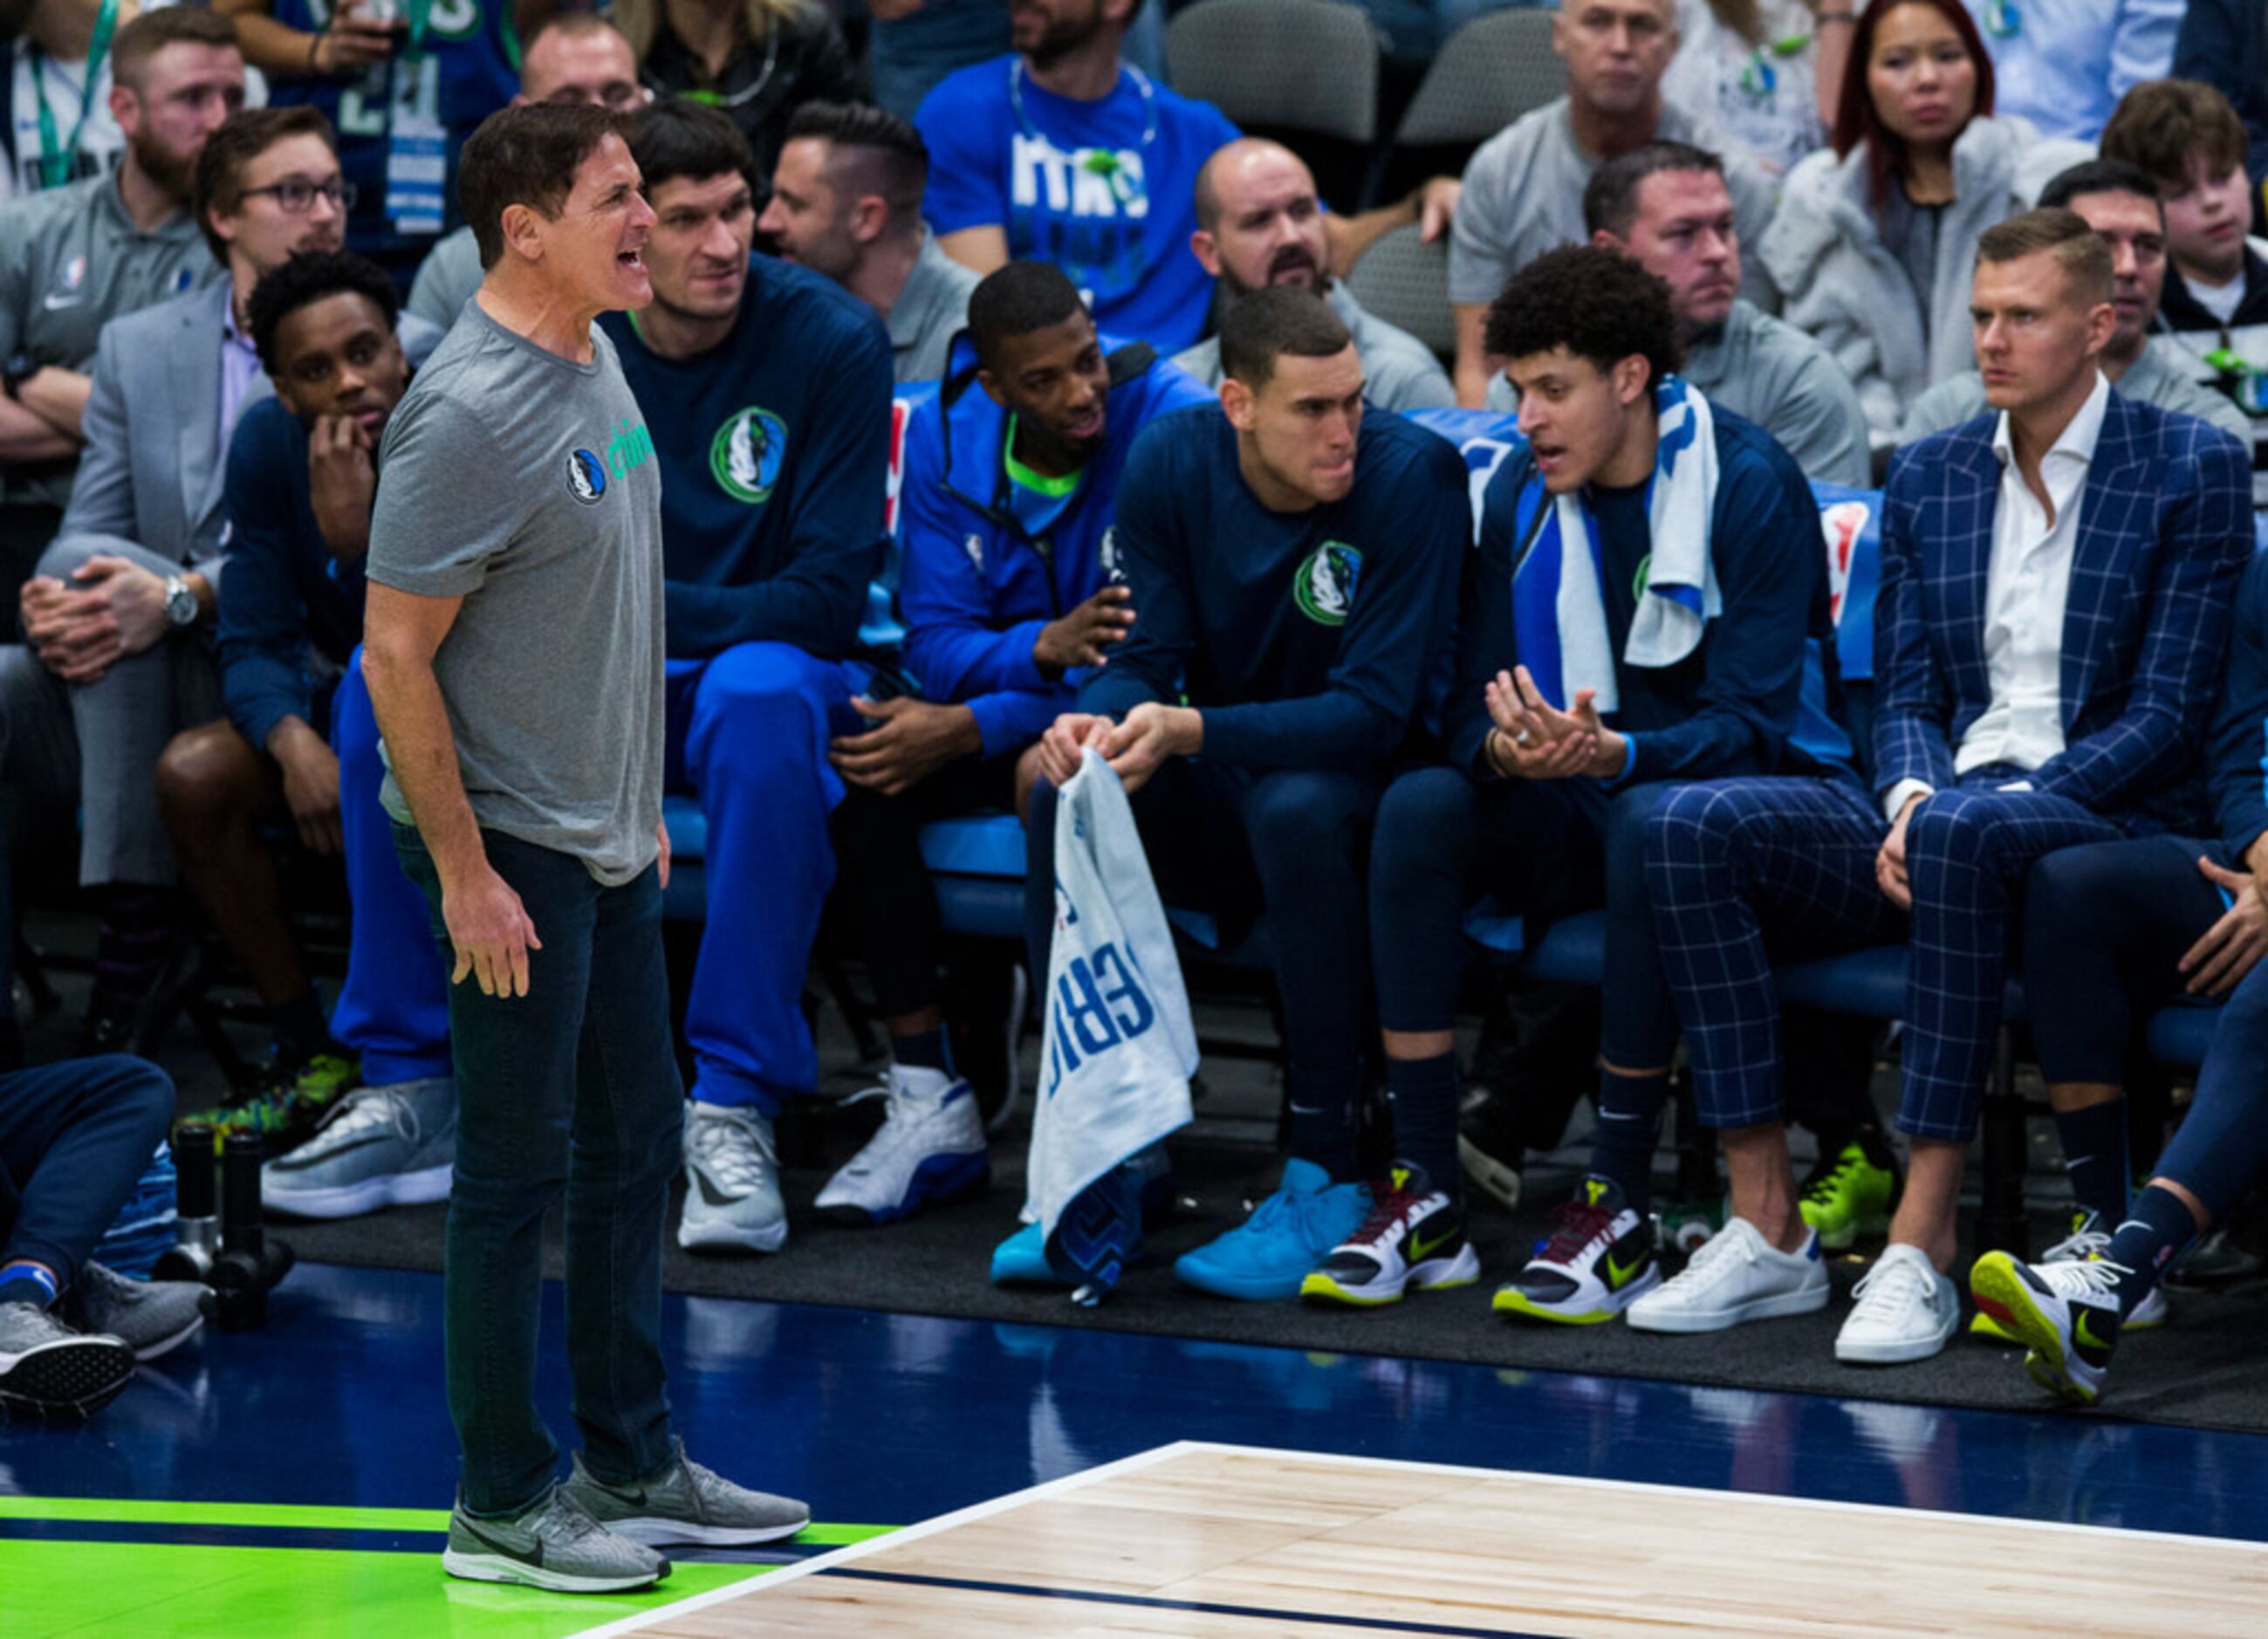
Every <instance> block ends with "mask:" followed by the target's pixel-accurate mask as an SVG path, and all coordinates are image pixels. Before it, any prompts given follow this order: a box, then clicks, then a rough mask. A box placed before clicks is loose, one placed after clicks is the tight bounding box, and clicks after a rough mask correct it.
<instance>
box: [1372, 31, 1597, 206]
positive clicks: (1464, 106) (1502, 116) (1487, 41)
mask: <svg viewBox="0 0 2268 1639" xmlns="http://www.w3.org/2000/svg"><path fill="white" fill-rule="evenodd" d="M1554 15H1555V13H1554V12H1553V11H1546V10H1541V9H1530V8H1525V7H1523V8H1519V9H1515V10H1512V11H1491V13H1489V14H1488V15H1487V16H1486V17H1481V18H1475V19H1474V20H1473V21H1471V22H1469V23H1468V24H1466V25H1465V26H1463V27H1462V28H1461V29H1459V30H1458V31H1457V32H1456V33H1455V34H1454V35H1453V36H1452V37H1451V38H1450V39H1449V41H1447V44H1445V45H1444V46H1443V47H1442V48H1441V49H1440V52H1439V53H1438V54H1437V55H1435V56H1434V58H1433V64H1432V67H1431V68H1430V69H1428V70H1426V71H1425V79H1424V81H1423V82H1421V83H1420V84H1419V85H1418V91H1417V94H1416V95H1415V96H1413V97H1411V98H1410V107H1409V108H1408V110H1407V111H1406V112H1405V113H1404V114H1403V116H1402V122H1401V124H1400V125H1399V126H1397V127H1396V128H1395V132H1394V142H1393V148H1392V151H1391V153H1390V155H1389V157H1388V163H1387V167H1386V174H1385V178H1384V181H1383V187H1382V196H1388V197H1390V196H1394V195H1395V194H1398V193H1400V192H1402V191H1403V190H1404V189H1407V188H1412V187H1414V186H1416V185H1417V183H1418V181H1422V180H1423V179H1424V178H1425V177H1428V176H1432V175H1435V174H1438V173H1440V172H1442V171H1449V172H1459V173H1461V172H1462V171H1463V169H1464V166H1465V160H1466V159H1468V158H1469V157H1470V156H1471V153H1472V151H1473V150H1474V149H1475V148H1476V147H1478V146H1479V145H1480V144H1483V143H1484V142H1486V141H1487V140H1488V139H1489V138H1490V137H1493V136H1495V135H1496V134H1497V133H1498V132H1499V131H1500V130H1502V129H1504V128H1505V127H1506V126H1507V125H1509V124H1511V123H1512V122H1513V121H1514V120H1516V119H1518V118H1519V117H1520V116H1521V114H1526V113H1528V111H1529V110H1530V109H1532V108H1540V107H1543V105H1544V104H1545V103H1547V102H1550V101H1551V100H1553V99H1554V98H1556V97H1559V96H1564V95H1565V93H1566V90H1567V70H1566V65H1565V63H1561V62H1560V60H1559V54H1558V53H1557V52H1556V51H1554V50H1552V49H1551V18H1552V17H1553V16H1554Z"/></svg>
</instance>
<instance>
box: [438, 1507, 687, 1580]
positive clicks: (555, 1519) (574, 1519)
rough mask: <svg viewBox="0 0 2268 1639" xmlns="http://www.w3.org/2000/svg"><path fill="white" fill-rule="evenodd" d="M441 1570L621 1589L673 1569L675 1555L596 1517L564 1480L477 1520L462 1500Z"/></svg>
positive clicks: (468, 1575) (469, 1575) (454, 1512)
mask: <svg viewBox="0 0 2268 1639" xmlns="http://www.w3.org/2000/svg"><path fill="white" fill-rule="evenodd" d="M441 1569H443V1570H446V1571H447V1572H448V1573H449V1575H451V1576H459V1577H462V1578H463V1579H464V1580H465V1581H467V1582H510V1583H519V1584H523V1585H525V1586H527V1587H530V1588H549V1590H551V1591H553V1592H554V1593H620V1592H622V1591H624V1590H625V1589H630V1588H643V1587H645V1586H647V1585H648V1584H652V1583H657V1582H659V1581H660V1580H661V1579H662V1578H663V1577H665V1576H668V1575H669V1561H667V1560H666V1559H664V1558H663V1557H662V1556H661V1555H660V1554H657V1553H655V1552H654V1551H653V1550H652V1548H649V1547H645V1546H644V1545H643V1544H642V1543H637V1542H633V1541H631V1540H630V1539H629V1538H628V1537H624V1536H618V1535H617V1534H615V1532H611V1531H609V1530H608V1529H607V1528H606V1527H605V1526H604V1525H600V1523H599V1522H598V1521H597V1520H595V1519H593V1518H592V1517H591V1516H590V1514H589V1513H588V1511H586V1510H585V1509H584V1507H583V1505H582V1504H581V1503H580V1502H577V1501H576V1500H575V1499H574V1498H573V1497H572V1496H571V1495H568V1491H567V1488H566V1487H564V1486H557V1485H555V1486H553V1487H552V1488H550V1489H549V1491H546V1492H545V1493H544V1494H543V1495H542V1497H541V1499H540V1500H539V1501H537V1502H535V1503H534V1504H533V1505H532V1506H530V1507H528V1508H527V1509H525V1510H522V1511H521V1512H519V1513H517V1514H512V1515H508V1516H505V1517H501V1518H497V1519H475V1518H474V1517H472V1516H471V1515H469V1514H468V1513H466V1512H465V1509H464V1504H463V1503H462V1502H460V1503H458V1505H457V1506H456V1507H455V1508H454V1509H453V1510H451V1511H450V1514H449V1546H448V1547H446V1549H444V1550H443V1551H442V1554H441Z"/></svg>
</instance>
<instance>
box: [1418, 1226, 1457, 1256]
mask: <svg viewBox="0 0 2268 1639" xmlns="http://www.w3.org/2000/svg"><path fill="white" fill-rule="evenodd" d="M1456 1238H1457V1231H1456V1228H1455V1226H1454V1225H1452V1226H1451V1227H1449V1228H1448V1229H1444V1230H1442V1231H1441V1232H1440V1234H1439V1235H1437V1236H1435V1237H1433V1238H1432V1240H1430V1241H1429V1240H1427V1239H1425V1237H1423V1236H1418V1235H1412V1236H1411V1237H1410V1262H1411V1263H1413V1264H1414V1263H1418V1262H1421V1261H1422V1260H1423V1259H1425V1254H1426V1253H1427V1252H1433V1251H1440V1249H1441V1248H1442V1247H1444V1246H1446V1245H1447V1244H1448V1243H1449V1242H1451V1241H1454V1240H1455V1239H1456Z"/></svg>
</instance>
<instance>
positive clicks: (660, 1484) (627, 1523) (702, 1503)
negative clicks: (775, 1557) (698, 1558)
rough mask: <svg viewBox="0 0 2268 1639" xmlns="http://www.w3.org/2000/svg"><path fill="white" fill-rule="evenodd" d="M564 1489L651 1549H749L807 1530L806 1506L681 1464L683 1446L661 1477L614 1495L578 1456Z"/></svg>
mask: <svg viewBox="0 0 2268 1639" xmlns="http://www.w3.org/2000/svg"><path fill="white" fill-rule="evenodd" d="M561 1489H562V1490H563V1491H565V1492H566V1493H568V1494H569V1495H571V1496H572V1497H573V1498H574V1499H575V1501H576V1502H578V1503H580V1504H581V1505H582V1506H583V1508H584V1509H585V1510H588V1511H589V1513H590V1516H591V1517H592V1518H593V1519H595V1520H597V1521H599V1522H600V1524H601V1525H604V1526H606V1528H607V1529H608V1530H609V1531H611V1532H615V1534H616V1535H617V1536H623V1537H628V1538H630V1540H632V1541H633V1542H644V1543H648V1544H651V1545H652V1546H655V1547H661V1546H665V1545H668V1544H673V1543H684V1544H696V1543H697V1544H703V1545H706V1546H709V1547H748V1546H750V1545H751V1544H754V1543H758V1542H777V1541H779V1540H780V1539H782V1538H784V1537H792V1536H793V1535H795V1533H796V1532H799V1531H801V1530H802V1529H803V1528H804V1527H805V1526H806V1525H809V1524H810V1523H811V1510H810V1508H809V1506H808V1505H806V1504H805V1503H802V1502H797V1501H795V1500H794V1499H793V1498H792V1497H784V1496H768V1495H765V1494H764V1493H763V1492H762V1491H750V1490H748V1489H747V1488H745V1487H742V1486H736V1485H734V1484H733V1482H732V1481H731V1480H726V1479H725V1478H723V1477H722V1476H721V1475H718V1474H717V1473H711V1471H710V1470H708V1469H706V1468H703V1466H701V1465H700V1464H698V1463H696V1462H695V1461H694V1460H693V1459H692V1458H689V1457H688V1456H686V1454H685V1445H684V1443H683V1442H682V1441H680V1442H678V1443H677V1455H676V1457H675V1458H674V1460H673V1461H672V1462H671V1464H670V1466H668V1467H666V1468H665V1469H663V1470H662V1471H661V1473H659V1474H657V1475H655V1476H654V1477H653V1478H652V1479H649V1480H643V1481H640V1482H639V1483H637V1484H635V1485H627V1486H619V1487H617V1486H609V1485H607V1484H605V1483H604V1482H602V1481H601V1480H598V1479H596V1478H594V1477H593V1475H592V1473H591V1471H590V1470H589V1469H587V1468H585V1467H584V1466H583V1454H582V1453H581V1452H579V1451H578V1452H577V1453H576V1454H575V1472H574V1473H573V1475H572V1476H571V1478H570V1479H569V1480H567V1482H566V1484H565V1485H564V1486H563V1487H562V1488H561Z"/></svg>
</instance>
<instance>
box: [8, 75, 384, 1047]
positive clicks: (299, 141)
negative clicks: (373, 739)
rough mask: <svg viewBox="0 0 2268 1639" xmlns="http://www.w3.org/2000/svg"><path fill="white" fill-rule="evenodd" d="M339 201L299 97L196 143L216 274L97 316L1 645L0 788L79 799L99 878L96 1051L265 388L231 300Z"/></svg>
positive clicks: (197, 718) (337, 224)
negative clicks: (244, 446) (54, 511)
mask: <svg viewBox="0 0 2268 1639" xmlns="http://www.w3.org/2000/svg"><path fill="white" fill-rule="evenodd" d="M347 203H348V200H347V196H346V192H345V185H344V183H343V181H342V179H341V177H340V174H339V162H338V156H337V154H336V153H335V151H334V146H333V137H332V134H331V128H330V124H329V122H328V121H327V120H325V119H324V117H323V116H322V114H320V113H318V112H316V111H315V110H313V109H311V108H305V107H296V108H261V109H247V110H246V111H244V112H242V113H239V114H232V115H231V116H230V118H229V119H228V121H227V122H225V124H223V125H222V126H221V128H220V129H218V130H217V131H215V132H214V133H213V134H212V136H211V137H210V138H208V139H207V141H206V143H205V146H204V149H203V151H202V152H201V153H200V154H199V155H198V159H197V172H196V185H195V214H196V218H197V224H198V226H199V227H200V228H201V229H202V230H203V233H204V235H205V238H206V240H207V242H208V243H209V245H210V247H211V249H212V252H213V255H214V257H215V259H216V260H217V261H220V262H224V263H225V265H226V266H227V269H228V277H227V279H226V280H225V281H224V282H222V283H221V284H216V285H213V286H211V287H210V288H209V289H206V290H203V291H197V292H192V293H190V294H188V295H187V296H182V297H179V298H176V299H173V300H172V301H169V302H165V303H161V304H160V305H158V306H155V307H149V308H144V309H143V310H142V311H141V312H139V313H136V314H129V315H127V316H126V317H123V318H121V319H119V320H116V321H114V322H113V323H111V324H109V325H107V326H106V327H105V328H104V329H103V332H102V339H101V341H100V343H99V344H98V346H97V348H96V351H95V364H94V383H93V387H92V390H91V392H90V394H89V396H88V399H87V405H86V413H85V418H84V422H83V425H84V428H85V437H86V453H85V456H84V457H82V459H81V461H80V463H79V472H78V480H77V484H75V485H74V486H73V488H72V491H71V498H70V507H69V508H68V510H66V511H65V513H63V528H62V531H61V533H60V534H59V535H57V536H56V539H55V544H54V545H53V546H51V547H49V548H48V551H47V552H46V554H45V555H44V556H43V557H41V558H40V565H39V572H38V573H37V574H36V575H35V576H34V577H33V580H31V581H30V582H29V583H28V584H27V585H26V587H25V588H24V592H23V597H22V601H21V608H22V615H23V627H24V633H25V638H26V641H25V642H24V643H22V644H11V645H9V646H5V647H0V784H4V785H6V786H13V787H16V788H17V789H18V790H19V791H21V792H22V793H23V794H25V795H26V796H27V797H29V798H30V799H32V800H33V801H48V802H52V803H54V804H55V805H56V806H58V807H59V808H61V807H67V805H69V804H70V803H72V802H74V801H75V802H77V805H78V808H79V810H80V814H81V826H82V831H81V840H80V849H79V881H80V882H81V883H82V884H84V885H86V886H89V887H96V888H99V889H102V890H104V892H103V895H102V938H101V945H100V949H99V955H98V957H97V970H96V974H95V984H94V993H93V997H92V1001H91V1003H90V1005H89V1009H88V1015H87V1024H86V1031H85V1044H84V1045H85V1046H87V1047H88V1048H89V1049H90V1050H107V1049H108V1048H110V1047H113V1046H115V1045H119V1044H121V1043H122V1042H123V1041H125V1040H126V1039H127V1038H128V1037H129V1036H130V1034H131V1030H132V1023H133V1016H134V1012H135V1009H136V1008H137V1007H138V1005H139V1004H140V1003H141V1001H142V1000H144V998H145V996H146V995H147V993H148V990H149V987H150V986H151V983H152V982H153V981H154V979H155V978H156V975H157V970H158V966H159V965H160V963H162V961H163V958H164V956H165V951H166V943H167V940H168V936H169V934H170V933H171V923H170V919H169V916H168V907H167V903H166V900H167V896H166V891H165V890H166V888H167V887H168V886H169V885H170V884H171V882H173V854H172V851H171V850H170V848H169V847H168V846H167V845H166V829H165V825H164V823H163V821H162V820H161V819H160V817H159V816H158V803H157V795H156V790H155V780H156V771H157V766H158V755H159V754H160V753H161V752H162V751H164V749H166V741H168V740H169V739H171V738H172V737H173V735H174V734H175V733H176V732H178V731H179V730H180V729H183V728H186V727H189V726H191V725H192V724H195V723H200V722H203V721H205V720H208V719H210V718H213V717H217V716H218V715H219V714H220V711H221V698H220V683H219V676H218V674H217V670H216V669H215V667H214V663H213V651H212V631H213V624H214V623H213V616H214V614H215V612H216V610H217V609H218V607H219V597H220V568H221V564H222V561H223V559H224V557H225V546H226V542H225V533H226V532H225V528H223V525H222V520H221V505H220V503H221V487H222V478H223V476H224V473H225V465H226V462H225V457H226V454H227V449H228V437H229V434H230V432H232V430H233V429H234V427H235V425H236V418H237V417H238V415H239V413H240V412H241V411H242V410H243V409H244V407H245V406H246V405H247V404H248V403H250V402H254V400H256V399H258V398H261V397H264V396H266V395H268V393H269V392H270V391H271V390H272V389H270V388H269V385H268V382H267V380H266V378H265V377H264V376H263V375H262V374H261V369H260V360H259V357H258V355H257V353H256V352H255V351H254V349H253V346H252V343H251V342H250V340H249V339H248V337H247V336H246V334H245V331H244V304H245V301H246V299H247V298H248V297H249V296H250V294H251V292H252V287H253V286H254V284H257V283H258V282H259V279H260V276H261V274H262V273H264V272H266V271H268V270H269V269H271V268H274V267H276V266H278V265H280V264H281V263H282V262H284V260H285V259H286V258H288V257H289V256H290V255H291V254H292V253H293V252H294V251H297V250H316V249H324V250H335V249H336V248H338V247H339V244H340V242H341V240H342V230H343V227H344V224H345V220H346V206H347ZM12 936H13V930H12V929H0V938H10V939H12Z"/></svg>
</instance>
